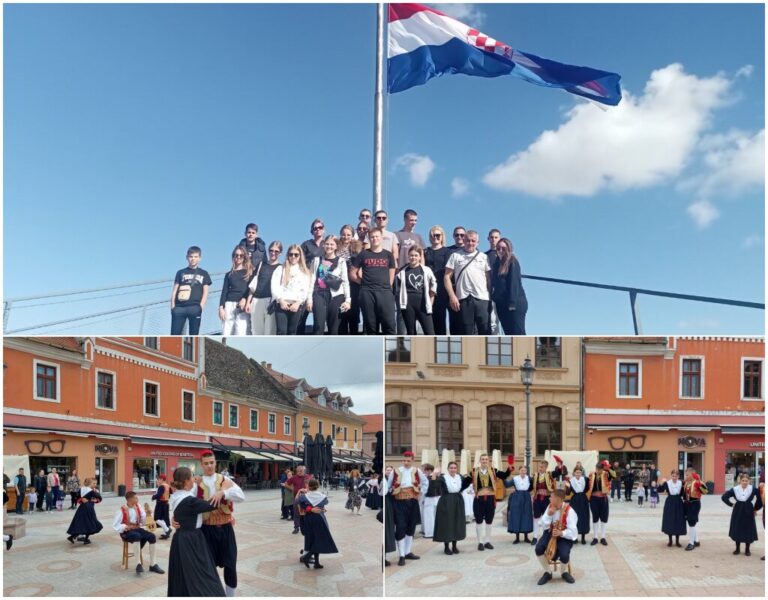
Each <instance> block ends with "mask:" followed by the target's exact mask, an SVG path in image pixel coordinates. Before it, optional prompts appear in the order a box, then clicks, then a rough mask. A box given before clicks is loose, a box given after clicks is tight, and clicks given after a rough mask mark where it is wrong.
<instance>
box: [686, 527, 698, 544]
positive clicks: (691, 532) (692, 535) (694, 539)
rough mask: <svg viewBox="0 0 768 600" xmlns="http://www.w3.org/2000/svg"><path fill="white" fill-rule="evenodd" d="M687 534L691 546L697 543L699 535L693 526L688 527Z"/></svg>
mask: <svg viewBox="0 0 768 600" xmlns="http://www.w3.org/2000/svg"><path fill="white" fill-rule="evenodd" d="M688 533H689V535H690V539H691V544H693V543H694V542H698V541H699V533H698V532H697V531H696V526H695V525H692V526H690V527H688Z"/></svg>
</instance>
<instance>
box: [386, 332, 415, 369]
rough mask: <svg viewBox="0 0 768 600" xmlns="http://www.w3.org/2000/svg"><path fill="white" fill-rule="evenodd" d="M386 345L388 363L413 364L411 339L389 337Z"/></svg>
mask: <svg viewBox="0 0 768 600" xmlns="http://www.w3.org/2000/svg"><path fill="white" fill-rule="evenodd" d="M384 344H385V346H384V348H385V351H386V356H387V362H405V363H407V362H411V338H410V337H387V338H385V340H384Z"/></svg>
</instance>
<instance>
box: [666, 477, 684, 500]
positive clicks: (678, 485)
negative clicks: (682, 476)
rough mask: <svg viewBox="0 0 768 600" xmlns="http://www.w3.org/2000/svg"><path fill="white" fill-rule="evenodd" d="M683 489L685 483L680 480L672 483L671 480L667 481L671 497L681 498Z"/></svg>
mask: <svg viewBox="0 0 768 600" xmlns="http://www.w3.org/2000/svg"><path fill="white" fill-rule="evenodd" d="M682 489H683V482H682V481H680V480H679V479H678V480H677V482H674V481H672V480H671V479H670V480H669V481H667V492H668V493H669V495H670V496H679V495H680V490H682Z"/></svg>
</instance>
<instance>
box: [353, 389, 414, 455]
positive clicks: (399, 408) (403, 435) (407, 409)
mask: <svg viewBox="0 0 768 600" xmlns="http://www.w3.org/2000/svg"><path fill="white" fill-rule="evenodd" d="M384 423H385V427H386V440H387V443H386V453H387V454H396V455H398V456H399V455H401V454H402V453H403V452H405V451H406V450H410V449H411V444H412V443H413V442H412V441H411V405H410V404H405V403H403V402H389V403H387V407H386V415H385V418H384ZM355 433H357V430H355Z"/></svg>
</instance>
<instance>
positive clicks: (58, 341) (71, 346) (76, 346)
mask: <svg viewBox="0 0 768 600" xmlns="http://www.w3.org/2000/svg"><path fill="white" fill-rule="evenodd" d="M27 339H28V340H30V341H32V342H35V343H37V344H45V345H46V346H54V347H56V348H63V349H64V350H72V351H74V352H82V351H83V346H82V344H81V343H80V338H76V337H32V338H27Z"/></svg>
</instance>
